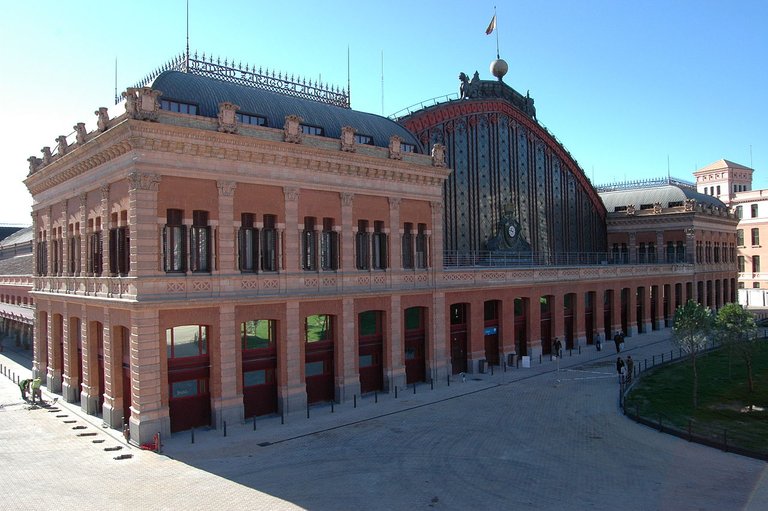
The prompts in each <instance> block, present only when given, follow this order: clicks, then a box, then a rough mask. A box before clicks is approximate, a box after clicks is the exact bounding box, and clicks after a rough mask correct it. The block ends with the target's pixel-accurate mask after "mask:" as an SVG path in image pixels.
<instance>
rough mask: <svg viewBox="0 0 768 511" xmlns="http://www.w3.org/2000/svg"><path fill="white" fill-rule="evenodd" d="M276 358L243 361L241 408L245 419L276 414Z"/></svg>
mask: <svg viewBox="0 0 768 511" xmlns="http://www.w3.org/2000/svg"><path fill="white" fill-rule="evenodd" d="M276 370H277V359H276V357H274V356H272V357H264V358H251V359H248V360H245V359H244V360H243V406H244V413H245V416H246V417H254V416H259V415H269V414H271V413H277V380H276V379H275V371H276Z"/></svg>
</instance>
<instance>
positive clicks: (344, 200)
mask: <svg viewBox="0 0 768 511" xmlns="http://www.w3.org/2000/svg"><path fill="white" fill-rule="evenodd" d="M339 196H340V197H341V205H342V206H351V205H352V202H353V201H354V200H355V194H354V193H350V192H339Z"/></svg>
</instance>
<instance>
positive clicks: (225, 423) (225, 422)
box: [224, 421, 227, 436]
mask: <svg viewBox="0 0 768 511" xmlns="http://www.w3.org/2000/svg"><path fill="white" fill-rule="evenodd" d="M224 436H227V421H224Z"/></svg>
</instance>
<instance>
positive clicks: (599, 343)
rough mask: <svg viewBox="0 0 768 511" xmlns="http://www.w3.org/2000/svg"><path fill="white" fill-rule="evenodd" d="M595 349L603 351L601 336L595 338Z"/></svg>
mask: <svg viewBox="0 0 768 511" xmlns="http://www.w3.org/2000/svg"><path fill="white" fill-rule="evenodd" d="M595 348H596V349H597V351H602V350H603V341H602V340H601V339H600V334H597V335H596V336H595Z"/></svg>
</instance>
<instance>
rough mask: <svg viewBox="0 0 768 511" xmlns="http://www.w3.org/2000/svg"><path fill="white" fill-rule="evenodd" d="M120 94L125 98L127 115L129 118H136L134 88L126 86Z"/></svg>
mask: <svg viewBox="0 0 768 511" xmlns="http://www.w3.org/2000/svg"><path fill="white" fill-rule="evenodd" d="M121 96H123V97H124V98H125V111H126V112H127V113H128V116H129V117H130V118H131V119H136V114H137V108H136V88H135V87H128V88H127V89H125V91H124V92H123V93H122V94H121Z"/></svg>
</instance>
